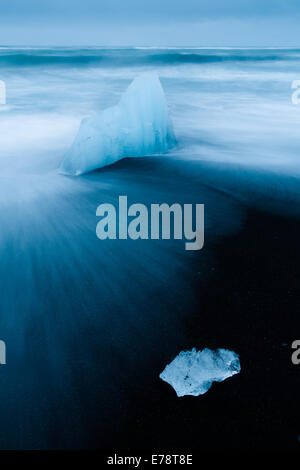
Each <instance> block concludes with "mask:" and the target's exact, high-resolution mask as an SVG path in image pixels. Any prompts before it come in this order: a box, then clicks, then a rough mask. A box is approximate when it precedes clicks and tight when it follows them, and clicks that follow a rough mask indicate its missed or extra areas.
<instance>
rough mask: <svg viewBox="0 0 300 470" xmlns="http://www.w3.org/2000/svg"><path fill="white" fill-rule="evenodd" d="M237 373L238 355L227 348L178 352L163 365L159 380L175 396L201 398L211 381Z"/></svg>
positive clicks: (218, 380)
mask: <svg viewBox="0 0 300 470" xmlns="http://www.w3.org/2000/svg"><path fill="white" fill-rule="evenodd" d="M240 370H241V366H240V360H239V356H238V354H236V353H235V352H233V351H229V350H228V349H217V350H216V351H212V350H210V349H203V351H197V350H196V348H193V349H192V351H181V353H179V354H178V356H176V357H175V359H174V360H173V361H172V362H171V363H170V364H168V365H167V366H166V368H165V369H164V370H163V372H162V373H161V374H160V375H159V377H160V378H161V379H162V380H164V381H165V382H167V383H168V384H170V385H171V386H172V387H173V388H174V390H175V392H176V393H177V396H178V397H183V396H184V395H193V396H198V395H203V394H204V393H206V392H207V391H208V390H209V389H210V387H211V386H212V383H213V382H222V381H223V380H225V379H227V378H228V377H231V376H233V375H235V374H238V373H239V372H240Z"/></svg>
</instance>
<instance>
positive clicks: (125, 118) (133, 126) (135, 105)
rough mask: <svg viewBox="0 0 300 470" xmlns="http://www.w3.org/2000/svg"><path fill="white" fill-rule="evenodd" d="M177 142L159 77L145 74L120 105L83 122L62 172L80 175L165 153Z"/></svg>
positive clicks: (129, 88) (133, 84) (130, 89)
mask: <svg viewBox="0 0 300 470" xmlns="http://www.w3.org/2000/svg"><path fill="white" fill-rule="evenodd" d="M175 144H176V139H175V135H174V131H173V127H172V123H171V120H170V118H169V114H168V107H167V102H166V98H165V95H164V92H163V89H162V86H161V83H160V80H159V78H158V76H157V75H156V74H155V73H144V74H141V75H140V76H138V77H137V78H136V79H135V80H133V82H132V83H131V84H130V86H129V87H128V89H127V90H126V92H125V93H124V95H123V96H122V98H121V100H120V102H119V104H118V105H117V106H113V107H111V108H108V109H106V110H104V111H102V112H98V113H96V114H95V115H93V116H91V117H88V118H85V119H83V120H82V121H81V124H80V128H79V131H78V133H77V136H76V137H75V140H74V142H73V144H72V146H71V148H70V149H69V151H68V152H67V154H66V155H65V158H64V160H63V162H62V164H61V167H60V171H61V172H62V173H65V174H70V175H80V174H82V173H87V172H90V171H93V170H95V169H97V168H101V167H104V166H107V165H110V164H112V163H114V162H116V161H118V160H120V159H122V158H124V157H142V156H147V155H154V154H162V153H165V152H167V151H168V150H169V149H170V148H172V147H174V146H175Z"/></svg>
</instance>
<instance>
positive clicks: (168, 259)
mask: <svg viewBox="0 0 300 470" xmlns="http://www.w3.org/2000/svg"><path fill="white" fill-rule="evenodd" d="M187 168H188V165H187V164H186V162H177V163H176V164H174V165H170V164H168V163H166V162H165V161H164V160H162V161H160V160H157V159H141V160H140V161H139V160H127V161H123V162H120V163H119V164H117V165H114V166H113V167H110V168H107V169H104V170H103V171H101V172H98V173H94V174H92V175H87V176H86V177H84V178H81V179H78V180H70V185H71V186H70V185H69V186H68V184H67V183H69V181H67V180H65V179H61V180H59V182H57V181H56V180H54V183H55V184H57V188H58V189H57V191H56V192H55V193H54V194H52V193H50V194H48V193H46V194H45V195H44V194H43V193H41V194H39V197H38V198H37V199H34V200H30V201H28V202H24V203H23V204H20V205H19V206H16V203H15V202H13V205H12V207H11V208H10V207H7V208H6V210H4V209H3V210H2V211H1V212H0V217H1V222H2V226H3V230H2V232H1V247H2V251H1V255H2V258H1V265H0V282H1V287H2V292H1V317H0V337H1V339H4V340H5V341H6V342H7V348H8V360H7V365H6V366H3V367H2V366H1V368H0V403H1V405H0V448H1V449H99V450H102V451H105V452H107V453H110V454H111V453H112V454H113V453H115V452H117V451H120V450H124V451H126V453H127V454H128V452H129V451H131V452H138V451H140V450H141V449H145V450H149V451H155V450H162V451H166V450H172V451H175V452H176V453H179V452H180V451H186V450H188V451H192V452H193V451H197V450H201V449H227V448H248V449H249V448H250V449H253V448H277V449H278V448H282V449H286V448H298V446H299V443H298V435H299V434H300V424H299V421H300V420H299V418H300V416H299V406H298V395H299V388H298V387H299V374H300V366H295V365H293V364H292V362H291V352H292V351H291V348H290V345H291V343H292V341H293V340H295V339H299V338H300V333H299V328H298V325H299V300H300V295H299V294H300V293H299V280H300V279H299V277H300V275H299V266H300V251H299V249H298V244H299V219H297V218H296V217H295V218H294V217H284V216H280V215H273V214H271V213H268V212H261V211H259V210H257V209H253V208H250V207H249V205H248V206H247V205H245V204H244V203H243V201H240V200H238V199H236V198H234V197H233V196H232V194H225V193H224V192H223V191H221V190H220V189H215V188H214V187H208V185H207V181H208V171H207V172H206V173H204V169H205V165H204V164H203V165H200V164H195V165H193V166H192V171H188V172H186V169H187ZM209 171H210V172H211V175H212V178H213V176H214V175H215V169H214V168H211V169H210V170H209ZM236 175H237V176H238V174H236ZM223 180H224V179H223ZM50 183H51V184H53V182H52V181H50ZM58 183H60V184H58ZM39 184H41V182H40V181H39ZM65 187H66V188H67V189H68V191H67V190H65V189H64V188H65ZM60 188H63V190H64V191H62V192H60ZM122 194H123V195H124V194H126V195H128V198H129V203H133V202H143V203H145V204H149V203H155V202H157V203H162V202H167V203H173V202H181V203H188V202H193V203H204V204H205V218H206V230H205V245H204V248H203V250H201V251H200V252H186V251H185V250H184V242H183V241H159V240H158V241H156V240H154V241H151V240H149V241H146V240H138V241H133V240H121V241H118V240H110V241H107V242H100V241H99V240H98V239H97V237H96V235H95V227H96V223H97V218H96V216H95V211H96V207H97V205H98V204H100V203H103V202H112V203H114V204H116V203H117V199H118V196H119V195H122ZM263 203H264V201H263V200H262V204H263ZM192 347H197V348H198V349H202V348H205V347H208V348H228V349H231V350H233V351H235V352H237V353H239V355H240V360H241V367H242V370H241V373H240V374H238V375H236V376H234V377H232V378H230V379H228V380H226V381H224V382H222V383H220V384H214V385H213V386H212V388H211V389H210V390H209V391H208V392H207V393H206V394H205V395H203V396H200V397H183V398H178V397H177V396H176V394H175V392H174V390H173V389H172V388H171V387H170V386H169V385H168V384H166V383H164V382H163V381H161V380H160V379H159V373H160V372H161V371H162V370H163V369H164V367H165V365H166V364H167V363H169V362H170V361H171V360H172V359H173V358H174V357H175V356H176V355H177V354H178V353H179V352H180V351H181V350H184V349H191V348H192Z"/></svg>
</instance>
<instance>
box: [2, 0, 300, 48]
mask: <svg viewBox="0 0 300 470" xmlns="http://www.w3.org/2000/svg"><path fill="white" fill-rule="evenodd" d="M0 1H1V8H0V44H2V45H5V44H15V45H30V44H31V45H51V44H53V45H80V44H82V45H84V44H86V45H160V46H161V45H194V46H248V45H249V46H259V45H260V46H300V33H298V31H300V27H299V25H300V23H299V20H300V0H260V1H259V0H227V1H226V0H182V1H181V0H152V1H149V0H39V1H38V0H9V1H3V0H0Z"/></svg>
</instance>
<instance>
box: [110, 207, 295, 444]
mask: <svg viewBox="0 0 300 470" xmlns="http://www.w3.org/2000/svg"><path fill="white" fill-rule="evenodd" d="M214 252H215V261H214V262H213V264H212V271H213V275H212V277H211V278H210V281H209V283H208V285H207V286H206V288H205V289H203V285H202V284H201V285H199V283H197V281H194V282H193V289H195V290H196V291H197V289H198V294H199V295H198V301H199V304H198V308H197V309H196V310H194V311H193V313H191V314H189V316H188V318H187V320H186V325H185V326H186V329H187V331H188V340H187V341H186V344H185V346H186V349H190V348H191V347H193V346H197V347H198V348H204V347H209V348H212V349H214V348H218V347H225V348H229V349H232V350H233V351H236V352H238V353H239V354H240V360H241V367H242V370H241V373H240V374H239V375H236V376H234V377H232V378H230V379H228V380H226V381H224V382H223V383H221V384H214V385H213V386H212V388H211V389H210V390H209V391H208V392H207V393H206V394H205V395H204V396H201V397H183V398H177V396H176V394H175V392H174V391H173V389H172V388H171V387H170V386H169V385H168V384H166V383H164V382H162V381H160V380H159V379H158V378H157V376H155V374H154V373H153V374H150V375H149V377H148V380H146V381H145V380H143V381H141V380H140V378H139V377H138V376H136V377H134V376H132V378H131V379H132V386H131V387H129V388H128V406H127V409H126V410H123V413H120V416H119V420H118V422H116V423H115V424H116V428H115V430H116V432H115V437H114V440H113V446H112V449H117V448H119V449H120V448H121V449H127V450H128V449H131V450H137V449H147V450H155V449H156V450H157V449H160V450H165V449H169V450H173V451H174V450H176V451H177V453H179V450H181V451H183V450H189V451H196V450H202V449H230V448H231V449H232V448H234V449H293V448H294V449H296V448H299V445H300V444H299V442H298V435H299V434H300V420H299V418H300V412H299V403H298V400H299V386H300V366H295V365H293V364H292V362H291V351H292V350H291V343H292V342H293V340H294V339H297V338H298V337H300V336H299V335H300V333H299V313H300V312H299V305H300V302H299V301H300V286H299V281H300V278H299V277H300V276H299V266H300V251H299V222H298V221H297V220H294V219H289V218H285V217H281V216H277V215H272V214H268V213H264V212H260V211H257V210H253V209H249V210H248V212H247V218H246V222H245V224H244V226H243V228H242V230H241V231H240V232H239V233H237V234H235V235H233V236H228V237H225V239H223V240H222V241H219V242H218V243H217V244H216V245H215V247H214ZM200 256H201V255H200V254H199V257H200ZM195 263H196V264H197V261H195ZM161 359H162V360H161V362H160V363H159V362H158V363H157V369H158V370H162V368H163V367H164V365H165V364H166V363H168V362H170V360H172V359H173V357H171V356H167V355H164V353H163V345H162V354H161ZM108 444H109V443H107V445H108Z"/></svg>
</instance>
